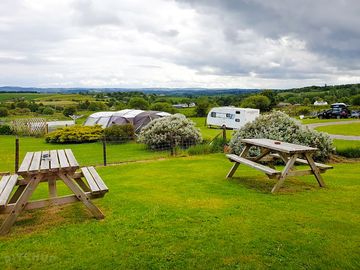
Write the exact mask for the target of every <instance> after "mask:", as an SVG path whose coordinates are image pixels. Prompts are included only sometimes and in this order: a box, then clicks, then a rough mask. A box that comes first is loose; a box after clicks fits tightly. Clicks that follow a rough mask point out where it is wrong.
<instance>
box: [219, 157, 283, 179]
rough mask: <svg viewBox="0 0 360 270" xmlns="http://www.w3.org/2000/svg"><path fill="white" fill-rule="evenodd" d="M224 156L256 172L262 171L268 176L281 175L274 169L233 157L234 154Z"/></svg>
mask: <svg viewBox="0 0 360 270" xmlns="http://www.w3.org/2000/svg"><path fill="white" fill-rule="evenodd" d="M226 156H227V157H228V158H229V159H231V160H234V161H236V162H238V163H241V164H244V165H247V166H249V167H252V168H254V169H256V170H259V171H262V172H264V173H266V174H269V175H276V174H281V172H280V171H278V170H274V169H272V168H270V167H267V166H265V165H262V164H259V163H256V162H254V161H251V160H248V159H246V158H243V157H239V156H237V155H234V154H229V155H226Z"/></svg>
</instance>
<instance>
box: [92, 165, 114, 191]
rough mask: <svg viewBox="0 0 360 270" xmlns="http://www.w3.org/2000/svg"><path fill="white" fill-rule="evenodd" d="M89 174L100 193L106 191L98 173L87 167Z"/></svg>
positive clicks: (106, 188)
mask: <svg viewBox="0 0 360 270" xmlns="http://www.w3.org/2000/svg"><path fill="white" fill-rule="evenodd" d="M88 170H89V172H90V173H91V175H92V176H93V178H94V180H95V182H96V184H97V185H98V187H99V189H100V190H101V191H108V190H109V189H108V187H107V186H106V185H105V183H104V181H103V180H102V179H101V177H100V175H99V174H98V172H97V171H96V170H95V168H94V167H88Z"/></svg>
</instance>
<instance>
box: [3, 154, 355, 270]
mask: <svg viewBox="0 0 360 270" xmlns="http://www.w3.org/2000/svg"><path fill="white" fill-rule="evenodd" d="M230 166H231V164H230V162H229V161H228V160H227V159H226V158H225V157H224V155H222V154H216V155H207V156H196V157H186V158H177V159H167V160H162V161H154V162H147V163H132V164H124V165H120V166H111V167H103V168H98V171H99V173H100V175H101V176H102V177H103V179H104V181H105V182H106V184H107V185H108V187H109V189H110V191H109V193H108V194H107V195H106V196H105V197H104V198H102V199H99V200H97V201H96V204H97V205H98V206H99V207H100V208H101V209H102V211H103V212H104V214H105V215H106V218H105V219H104V220H102V221H98V220H95V219H93V218H91V217H90V215H89V213H88V212H87V211H86V210H85V209H84V207H83V206H82V205H81V204H80V203H77V204H73V205H68V206H63V207H53V208H48V209H44V210H33V211H31V212H27V213H25V214H23V215H22V216H21V218H20V220H19V221H18V222H16V224H15V226H14V227H13V228H12V231H11V233H10V234H9V235H7V236H4V237H1V238H0V265H1V268H2V269H99V268H101V269H269V268H270V269H359V267H360V264H359V262H360V252H359V251H360V250H359V242H360V227H359V223H360V208H359V205H360V197H359V192H360V185H359V181H358V172H359V170H358V165H357V164H335V168H334V170H330V171H328V172H327V173H326V174H324V180H325V182H326V183H327V185H328V187H327V188H319V187H318V186H317V182H316V180H315V179H314V178H313V177H310V176H306V177H299V178H296V179H293V178H292V179H289V180H288V181H285V187H284V188H283V189H282V190H281V192H280V194H278V195H272V194H271V193H270V190H271V187H272V185H273V184H274V180H268V179H267V178H266V177H265V176H264V175H263V174H261V173H259V172H257V171H255V170H252V169H249V168H248V167H245V166H240V167H239V170H238V171H237V173H236V175H235V176H236V177H235V178H234V179H233V180H231V181H227V180H225V175H226V173H227V171H228V169H229V168H230ZM44 192H45V188H43V189H40V191H39V192H38V193H37V194H35V198H39V197H40V196H42V195H44V194H43V193H44Z"/></svg>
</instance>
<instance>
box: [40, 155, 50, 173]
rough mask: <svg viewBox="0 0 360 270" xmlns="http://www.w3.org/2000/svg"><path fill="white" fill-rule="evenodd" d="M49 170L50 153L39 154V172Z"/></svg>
mask: <svg viewBox="0 0 360 270" xmlns="http://www.w3.org/2000/svg"><path fill="white" fill-rule="evenodd" d="M49 169H50V152H49V151H42V152H41V162H40V171H47V170H49Z"/></svg>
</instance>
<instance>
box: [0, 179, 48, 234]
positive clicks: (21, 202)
mask: <svg viewBox="0 0 360 270" xmlns="http://www.w3.org/2000/svg"><path fill="white" fill-rule="evenodd" d="M41 179H42V178H41V177H37V176H33V177H32V178H31V180H30V181H29V184H28V185H27V186H26V187H25V189H24V191H23V193H21V195H20V197H19V199H18V201H17V202H16V203H15V204H14V207H13V209H12V211H11V213H10V214H9V215H8V216H7V217H6V218H5V220H4V222H3V224H2V225H1V227H0V235H4V234H7V233H8V232H9V231H10V228H11V226H12V225H13V224H14V222H15V221H16V219H17V217H18V216H19V214H20V213H21V212H22V210H23V209H24V208H25V206H26V204H27V202H28V200H29V198H30V197H31V195H32V193H33V192H34V190H35V189H36V187H37V185H38V184H39V182H40V181H41Z"/></svg>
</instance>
